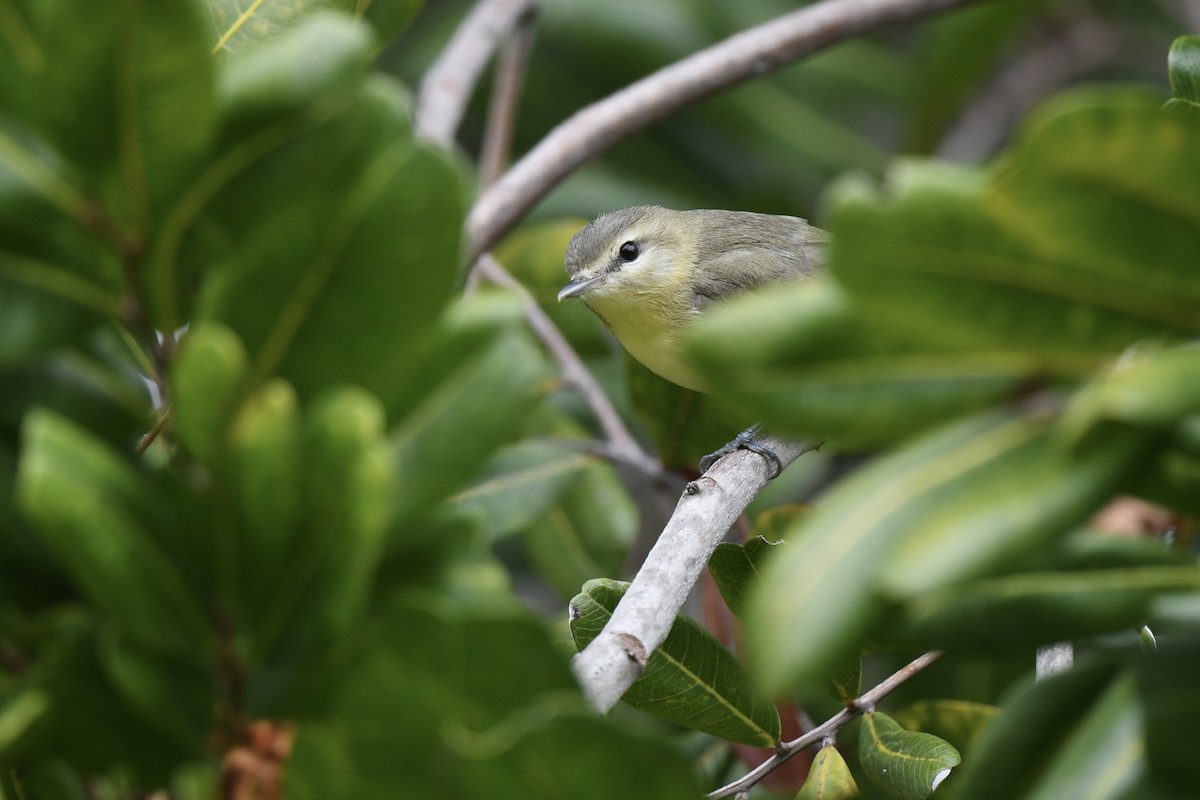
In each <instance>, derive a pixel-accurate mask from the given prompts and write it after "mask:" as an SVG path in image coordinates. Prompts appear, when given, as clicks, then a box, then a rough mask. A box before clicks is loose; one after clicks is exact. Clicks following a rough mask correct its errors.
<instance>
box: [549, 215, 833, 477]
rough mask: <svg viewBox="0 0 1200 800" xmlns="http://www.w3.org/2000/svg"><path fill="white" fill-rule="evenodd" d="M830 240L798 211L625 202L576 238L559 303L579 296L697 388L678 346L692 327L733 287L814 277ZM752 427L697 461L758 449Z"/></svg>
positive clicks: (646, 358) (639, 354) (640, 354)
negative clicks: (673, 207) (678, 207)
mask: <svg viewBox="0 0 1200 800" xmlns="http://www.w3.org/2000/svg"><path fill="white" fill-rule="evenodd" d="M827 241H828V234H826V233H825V232H824V231H822V230H821V229H819V228H815V227H813V226H812V225H809V224H808V223H807V222H805V221H804V220H802V219H800V218H799V217H786V216H776V215H772V214H755V213H751V212H748V211H719V210H710V209H704V210H698V211H672V210H671V209H668V208H661V207H659V206H636V207H634V208H625V209H622V210H620V211H614V212H612V213H610V214H605V215H603V216H601V217H597V218H596V219H595V220H593V221H592V222H590V223H589V224H588V225H587V226H585V227H584V228H583V229H582V230H581V231H579V233H577V234H575V238H574V239H572V240H571V243H570V245H568V247H567V256H566V267H567V274H568V275H569V276H570V282H568V283H567V285H566V286H564V287H563V288H562V291H560V292H559V293H558V299H559V301H560V302H561V301H563V300H566V299H567V298H570V297H579V298H580V299H582V300H583V302H584V303H585V304H586V305H587V307H588V308H590V309H591V310H592V311H593V312H595V314H596V316H598V317H600V319H601V321H602V322H603V323H604V325H605V326H606V327H607V328H608V329H609V330H610V331H612V333H613V335H614V336H616V337H617V339H618V340H619V341H620V342H621V344H622V345H623V346H624V347H625V349H626V350H628V351H629V353H630V355H632V356H633V357H634V358H636V359H637V360H638V361H640V362H642V363H643V364H645V365H646V366H647V367H648V368H650V370H651V371H652V372H655V373H657V374H658V375H661V376H662V377H664V378H666V379H667V380H669V381H671V382H672V383H675V384H678V385H679V386H682V387H684V388H687V389H694V390H696V391H701V392H702V391H705V389H706V387H705V385H704V381H703V379H702V378H701V376H700V375H699V374H697V373H696V372H695V370H694V369H693V368H692V366H691V365H690V364H689V363H688V360H687V356H686V354H685V353H684V350H683V342H684V338H685V333H686V332H687V330H688V328H689V327H690V326H691V325H692V323H693V322H694V321H695V320H696V319H697V318H698V317H700V315H702V314H703V313H704V312H705V310H706V309H708V308H709V307H710V306H711V305H712V304H713V303H716V302H719V301H720V300H723V299H725V298H727V297H731V296H733V295H736V294H738V293H739V292H743V291H746V290H748V289H753V288H756V287H760V286H764V285H767V284H771V283H778V282H783V281H789V280H795V279H797V278H800V277H803V276H808V275H812V274H813V273H814V272H815V271H816V270H817V269H818V268H819V267H820V265H821V261H822V255H823V251H824V245H825V243H826V242H827ZM753 431H754V429H753V428H752V429H751V430H750V431H747V432H745V433H743V434H742V435H740V436H739V437H738V438H737V439H735V440H734V441H733V442H731V443H730V444H729V445H727V446H726V447H725V448H722V449H721V450H719V451H717V452H716V453H714V454H713V455H712V456H709V457H708V458H706V459H705V461H703V462H701V466H702V467H704V466H705V465H706V464H711V463H712V461H715V460H716V458H719V457H720V456H721V455H725V454H726V453H727V452H730V451H731V450H733V449H737V448H738V447H745V448H747V449H751V450H755V452H762V451H761V450H760V449H758V448H756V447H755V446H754V445H755V442H754V440H753ZM763 455H764V456H766V457H768V458H772V457H773V454H770V453H763ZM775 461H776V464H778V459H775Z"/></svg>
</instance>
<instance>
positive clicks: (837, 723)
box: [706, 650, 941, 798]
mask: <svg viewBox="0 0 1200 800" xmlns="http://www.w3.org/2000/svg"><path fill="white" fill-rule="evenodd" d="M940 656H941V653H940V652H938V651H937V650H930V651H929V652H928V653H925V654H924V655H921V656H917V657H916V658H915V659H913V660H912V661H910V662H909V663H908V664H907V665H905V666H903V667H901V668H900V669H899V670H897V671H896V672H894V673H892V675H891V676H890V677H888V678H886V679H885V680H884V681H883V682H882V683H880V684H879V685H878V686H876V687H875V688H874V689H871V690H870V691H869V692H866V693H865V694H863V695H862V696H860V697H859V698H858V699H857V700H855V701H854V702H853V703H851V704H850V705H848V706H846V707H845V708H843V709H842V710H841V711H839V712H838V713H836V714H834V715H833V716H832V717H830V718H829V719H827V720H825V721H824V722H822V723H821V724H820V725H818V726H817V727H815V728H813V729H812V730H811V731H809V732H808V733H806V734H804V735H803V736H801V737H799V738H798V739H793V740H791V741H790V742H784V743H783V744H781V745H779V746H778V747H776V748H775V753H774V755H772V756H771V757H770V758H768V759H767V760H766V761H764V762H763V763H761V764H759V765H758V766H757V767H755V768H754V769H752V770H750V771H749V772H747V773H746V774H745V775H743V776H742V777H740V778H738V779H737V780H736V781H734V782H733V783H729V784H726V785H725V786H722V787H721V788H720V789H717V790H716V791H713V792H709V793H708V794H707V795H706V797H710V798H721V797H732V796H733V795H736V794H738V793H740V792H748V791H750V790H751V789H752V788H754V786H755V784H757V783H758V782H759V781H761V780H762V779H763V778H765V777H767V775H768V774H769V773H771V772H772V771H774V770H775V769H776V768H777V767H778V766H779V765H780V764H782V763H783V762H785V761H787V760H788V759H789V758H791V757H792V756H794V755H796V753H799V752H800V751H801V750H804V749H806V748H809V747H812V746H813V745H815V744H820V743H821V742H823V741H824V740H825V739H829V738H832V737H833V736H834V735H835V734H836V733H837V732H838V731H839V730H841V729H842V728H843V727H844V726H845V725H846V723H847V722H849V721H850V720H852V719H854V718H855V717H857V716H860V715H862V714H866V713H868V712H870V711H873V710H875V704H876V703H878V702H879V701H880V700H882V699H883V698H885V697H887V696H888V695H889V694H891V693H892V692H894V691H895V690H896V689H897V687H899V686H900V684H902V683H904V682H905V681H907V680H908V679H909V678H911V677H912V676H913V675H916V674H917V673H918V672H920V671H921V670H923V669H925V668H926V667H928V666H929V665H930V664H932V663H933V662H934V661H937V660H938V658H939V657H940Z"/></svg>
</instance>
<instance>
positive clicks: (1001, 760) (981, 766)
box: [952, 661, 1116, 800]
mask: <svg viewBox="0 0 1200 800" xmlns="http://www.w3.org/2000/svg"><path fill="white" fill-rule="evenodd" d="M1115 671H1116V666H1115V665H1114V664H1113V663H1111V662H1105V661H1091V662H1082V663H1077V664H1075V666H1074V667H1073V668H1072V669H1070V670H1068V671H1067V672H1061V673H1058V674H1055V675H1051V676H1049V677H1046V678H1043V679H1041V680H1038V681H1036V682H1035V681H1034V680H1033V677H1032V676H1030V677H1029V678H1028V679H1027V680H1025V681H1022V682H1021V683H1020V684H1019V685H1018V686H1017V687H1016V688H1014V689H1013V690H1012V691H1010V692H1009V695H1008V697H1006V698H1005V699H1004V700H1003V701H1002V702H1001V704H1000V705H1001V708H1002V711H1003V713H1001V714H1000V716H998V717H997V718H996V719H995V721H993V722H992V724H991V725H989V726H988V728H987V730H986V731H984V733H983V735H982V736H981V737H980V739H979V741H978V742H977V743H976V744H975V746H974V747H973V748H972V752H971V758H969V759H968V760H967V761H965V762H964V764H963V769H962V770H961V771H960V772H959V774H956V775H955V776H954V781H953V782H952V785H953V786H954V787H955V792H956V796H957V797H963V798H968V797H969V798H971V800H1001V799H1002V798H1005V799H1007V798H1012V797H1013V796H1014V795H1016V796H1019V797H1025V796H1027V794H1028V792H1029V791H1030V788H1031V786H1032V784H1033V781H1034V780H1035V778H1036V776H1037V775H1038V773H1039V772H1040V771H1041V770H1042V769H1043V768H1044V767H1046V766H1047V765H1052V764H1054V763H1055V762H1056V761H1057V759H1058V748H1059V747H1060V745H1061V744H1062V742H1063V741H1065V740H1067V739H1068V738H1069V737H1070V736H1071V735H1072V734H1073V732H1074V730H1075V729H1076V727H1077V726H1078V725H1079V723H1080V721H1081V720H1082V719H1083V718H1084V717H1085V715H1086V714H1087V713H1088V709H1089V708H1090V707H1091V705H1092V703H1093V702H1095V700H1096V699H1097V698H1098V697H1100V696H1102V695H1103V693H1104V691H1105V689H1106V688H1107V687H1108V686H1109V685H1110V683H1111V682H1112V678H1113V675H1114V673H1115ZM1063 796H1064V797H1071V796H1076V795H1071V794H1067V795H1063Z"/></svg>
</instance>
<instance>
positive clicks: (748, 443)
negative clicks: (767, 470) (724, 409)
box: [700, 425, 783, 480]
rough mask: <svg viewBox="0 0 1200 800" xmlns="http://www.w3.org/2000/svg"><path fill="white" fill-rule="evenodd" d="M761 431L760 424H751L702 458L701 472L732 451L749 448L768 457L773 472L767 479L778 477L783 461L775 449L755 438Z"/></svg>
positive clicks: (706, 470)
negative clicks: (730, 440)
mask: <svg viewBox="0 0 1200 800" xmlns="http://www.w3.org/2000/svg"><path fill="white" fill-rule="evenodd" d="M759 431H760V428H759V426H758V425H751V426H750V427H749V428H746V430H744V431H742V432H741V433H739V434H738V435H737V436H735V437H734V439H733V441H732V442H730V443H729V444H727V445H725V446H724V447H722V448H721V449H719V450H716V451H714V452H712V453H709V454H708V455H706V456H705V457H704V458H702V459H700V472H701V473H704V472H708V470H709V469H710V468H711V467H712V465H713V464H716V463H717V462H718V461H720V460H721V459H722V458H724V457H725V456H727V455H729V454H730V453H734V452H737V451H738V450H749V451H750V452H751V453H758V454H759V455H760V456H762V457H763V458H764V459H766V462H767V464H768V465H769V466H770V467H771V474H770V476H768V478H767V480H775V479H776V478H778V477H779V473H781V472H783V462H782V461H780V460H779V455H778V454H777V453H776V452H775V451H774V450H772V449H771V448H770V447H768V446H767V445H765V444H763V443H762V442H760V441H759V440H758V439H757V438H755V437H757V436H758V434H759Z"/></svg>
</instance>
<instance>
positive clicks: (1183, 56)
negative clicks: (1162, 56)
mask: <svg viewBox="0 0 1200 800" xmlns="http://www.w3.org/2000/svg"><path fill="white" fill-rule="evenodd" d="M1167 73H1168V74H1169V75H1170V77H1171V93H1172V94H1174V95H1175V98H1174V100H1175V102H1181V103H1188V104H1189V105H1193V106H1200V36H1180V37H1179V38H1177V39H1176V40H1175V41H1174V42H1171V52H1170V54H1169V55H1168V56H1167Z"/></svg>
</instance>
